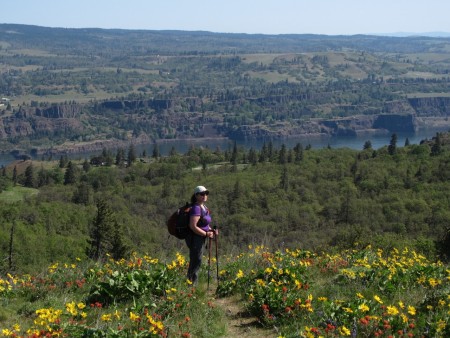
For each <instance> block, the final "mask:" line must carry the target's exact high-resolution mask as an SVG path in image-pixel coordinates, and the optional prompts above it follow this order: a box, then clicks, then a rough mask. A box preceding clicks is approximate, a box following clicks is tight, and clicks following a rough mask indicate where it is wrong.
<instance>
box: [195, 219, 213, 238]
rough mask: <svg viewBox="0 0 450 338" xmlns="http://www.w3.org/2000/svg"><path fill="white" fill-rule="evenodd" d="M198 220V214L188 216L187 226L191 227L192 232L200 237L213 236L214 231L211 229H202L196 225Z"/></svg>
mask: <svg viewBox="0 0 450 338" xmlns="http://www.w3.org/2000/svg"><path fill="white" fill-rule="evenodd" d="M199 220H200V216H195V215H192V216H191V217H190V218H189V227H190V228H191V230H192V232H193V233H194V234H196V235H199V236H202V237H214V233H213V232H212V231H204V230H202V229H200V228H199V227H198V226H197V223H198V221H199Z"/></svg>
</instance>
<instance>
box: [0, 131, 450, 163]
mask: <svg viewBox="0 0 450 338" xmlns="http://www.w3.org/2000/svg"><path fill="white" fill-rule="evenodd" d="M448 130H449V128H445V129H443V128H440V129H437V128H430V129H423V130H420V131H418V132H415V133H396V134H397V147H403V146H404V144H405V141H406V139H408V140H409V143H410V144H419V143H420V142H421V141H422V140H425V139H431V138H432V137H434V136H436V133H437V132H442V131H448ZM391 137H392V133H389V134H385V135H365V136H356V137H343V136H340V137H325V136H299V137H292V138H287V139H275V140H272V144H273V145H274V147H277V148H279V147H281V145H282V144H284V145H286V147H287V148H293V147H294V146H295V145H296V144H297V143H301V144H302V145H303V146H304V147H306V146H307V145H311V147H312V148H315V149H319V148H324V147H328V146H330V147H331V148H345V147H346V148H350V149H355V150H362V149H363V146H364V143H365V142H366V141H370V142H371V143H372V148H373V149H379V148H382V147H384V146H387V145H389V143H390V141H391ZM266 142H267V141H266ZM236 143H237V145H238V146H241V147H244V148H245V149H250V148H251V147H253V148H254V149H257V150H260V149H261V147H262V146H263V144H264V141H263V140H253V141H238V142H236ZM233 145H234V142H233V141H230V140H227V139H207V140H202V139H199V140H188V141H187V140H173V141H162V142H158V149H159V152H160V154H161V155H163V156H164V155H167V154H169V152H170V151H171V149H172V148H175V150H176V151H177V152H178V153H181V154H184V153H186V152H187V151H188V150H189V148H191V147H208V148H209V149H212V150H215V149H220V150H226V149H232V147H233ZM153 149H154V145H153V144H147V145H139V146H136V151H137V153H138V154H142V152H143V151H144V150H145V151H146V152H147V156H151V154H152V152H153ZM100 153H101V152H96V153H80V154H71V155H70V156H69V157H70V158H72V159H84V158H87V159H89V158H90V157H91V156H94V155H98V154H100ZM14 160H15V158H14V156H12V155H10V154H0V166H5V165H8V164H9V163H11V162H12V161H14Z"/></svg>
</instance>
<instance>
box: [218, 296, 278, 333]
mask: <svg viewBox="0 0 450 338" xmlns="http://www.w3.org/2000/svg"><path fill="white" fill-rule="evenodd" d="M215 302H216V304H217V306H219V307H221V308H222V309H223V311H224V313H225V315H226V318H227V327H228V332H227V335H226V337H227V338H256V337H258V338H265V337H277V336H278V334H277V333H276V331H275V330H274V329H266V328H263V327H262V326H261V324H260V323H259V322H258V318H256V317H253V316H252V315H251V314H249V313H248V312H246V311H245V309H244V308H243V307H242V305H241V303H240V301H239V300H238V299H236V298H235V297H226V298H217V299H216V300H215Z"/></svg>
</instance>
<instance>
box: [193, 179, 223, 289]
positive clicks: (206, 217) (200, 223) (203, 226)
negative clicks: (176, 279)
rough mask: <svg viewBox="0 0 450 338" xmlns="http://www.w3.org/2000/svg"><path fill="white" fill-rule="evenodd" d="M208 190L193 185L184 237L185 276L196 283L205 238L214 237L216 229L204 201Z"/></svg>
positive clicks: (206, 198)
mask: <svg viewBox="0 0 450 338" xmlns="http://www.w3.org/2000/svg"><path fill="white" fill-rule="evenodd" d="M208 194H209V191H208V189H206V188H205V187H204V186H202V185H199V186H197V187H195V189H194V194H193V195H192V197H191V203H192V208H191V210H190V214H189V228H190V229H191V231H189V234H188V235H187V237H186V244H187V246H188V248H189V268H188V274H187V278H188V279H189V280H190V281H191V282H192V283H193V284H196V283H197V280H198V272H199V270H200V265H201V263H202V255H203V246H204V244H205V241H206V238H214V236H215V235H217V230H213V229H212V228H211V227H210V224H211V215H210V213H209V210H208V208H207V207H206V205H205V202H206V201H207V200H208Z"/></svg>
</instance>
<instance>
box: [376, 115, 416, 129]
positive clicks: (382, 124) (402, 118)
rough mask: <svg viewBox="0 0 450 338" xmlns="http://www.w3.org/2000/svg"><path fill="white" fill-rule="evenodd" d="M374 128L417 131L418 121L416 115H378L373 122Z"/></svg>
mask: <svg viewBox="0 0 450 338" xmlns="http://www.w3.org/2000/svg"><path fill="white" fill-rule="evenodd" d="M373 128H374V129H386V130H388V131H390V132H415V131H416V129H417V123H416V119H415V115H412V114H408V115H398V114H388V115H378V116H377V117H376V119H375V121H374V123H373Z"/></svg>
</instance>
